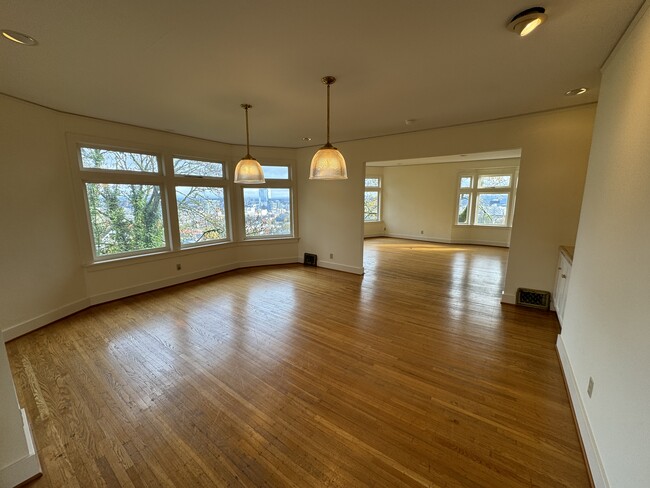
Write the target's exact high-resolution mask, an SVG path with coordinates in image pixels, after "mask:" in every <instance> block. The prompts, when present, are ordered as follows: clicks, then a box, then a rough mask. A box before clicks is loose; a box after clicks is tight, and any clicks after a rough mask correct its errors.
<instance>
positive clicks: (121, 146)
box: [66, 133, 237, 269]
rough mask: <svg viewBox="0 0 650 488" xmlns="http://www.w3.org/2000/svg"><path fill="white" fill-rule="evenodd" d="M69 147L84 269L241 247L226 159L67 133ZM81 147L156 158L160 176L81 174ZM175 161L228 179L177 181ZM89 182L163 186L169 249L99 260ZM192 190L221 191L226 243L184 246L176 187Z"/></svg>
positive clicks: (84, 171)
mask: <svg viewBox="0 0 650 488" xmlns="http://www.w3.org/2000/svg"><path fill="white" fill-rule="evenodd" d="M66 146H67V150H68V158H69V161H70V163H71V164H70V168H71V176H72V179H73V181H72V183H73V185H72V186H73V192H74V195H75V200H76V202H78V203H76V204H75V205H74V214H75V220H76V228H77V236H78V239H79V245H80V253H81V256H82V265H83V266H84V267H87V268H89V269H90V267H93V266H98V265H106V264H107V263H114V265H119V264H117V263H120V262H124V263H134V262H148V261H149V260H150V259H162V257H164V256H169V255H172V254H174V253H190V252H197V251H199V252H200V251H201V249H205V250H209V248H210V247H218V246H224V245H226V246H227V245H229V244H231V243H237V239H236V235H235V234H236V232H235V227H234V226H233V217H232V214H233V199H232V197H233V192H232V188H231V185H232V182H231V180H230V178H229V175H230V174H231V166H232V165H233V163H232V161H231V159H230V157H225V156H224V155H223V154H219V153H214V154H210V155H208V154H206V153H191V152H190V153H188V152H181V151H170V150H168V149H166V148H161V147H156V145H154V144H145V143H140V142H133V141H123V140H115V139H110V138H105V137H100V136H89V135H84V134H76V133H66ZM82 147H89V148H94V149H103V150H108V151H123V152H131V153H137V154H147V155H151V156H155V157H156V158H157V161H158V171H157V172H155V173H149V172H130V171H129V172H127V171H119V170H118V171H115V170H108V169H106V170H102V169H95V168H83V166H82V161H81V148H82ZM174 158H183V159H190V160H196V161H206V162H218V163H221V164H222V165H223V174H224V176H223V177H222V178H220V177H201V176H196V175H192V176H186V175H175V174H174V171H173V169H174V163H173V159H174ZM107 178H109V179H110V181H107ZM86 182H89V183H125V184H131V183H134V184H144V185H147V184H154V185H159V186H160V187H161V208H162V218H163V227H164V232H165V239H166V246H165V247H160V248H155V249H145V250H141V251H133V252H127V253H116V254H109V255H105V256H99V255H97V253H96V248H95V242H94V235H93V230H92V224H91V219H90V211H89V207H88V198H87V193H86ZM192 184H196V186H218V187H223V189H224V203H225V206H226V209H225V210H226V225H227V231H228V239H225V240H213V241H209V242H205V243H197V244H192V245H189V246H188V245H184V246H181V244H180V234H179V229H178V218H177V207H176V196H175V187H176V186H190V185H192Z"/></svg>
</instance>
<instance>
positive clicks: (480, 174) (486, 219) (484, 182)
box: [455, 168, 517, 227]
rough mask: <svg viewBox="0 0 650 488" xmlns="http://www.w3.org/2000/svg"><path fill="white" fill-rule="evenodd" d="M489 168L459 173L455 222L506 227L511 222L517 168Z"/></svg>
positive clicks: (457, 223) (458, 223)
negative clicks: (469, 172)
mask: <svg viewBox="0 0 650 488" xmlns="http://www.w3.org/2000/svg"><path fill="white" fill-rule="evenodd" d="M489 171H490V172H488V170H484V171H475V172H473V173H472V174H461V175H460V176H459V178H458V193H457V195H458V196H457V199H456V217H455V219H456V220H455V222H456V225H480V226H494V227H508V226H510V225H511V224H512V213H513V211H514V203H513V195H514V186H515V184H514V182H515V181H516V172H517V169H516V168H505V169H502V170H489Z"/></svg>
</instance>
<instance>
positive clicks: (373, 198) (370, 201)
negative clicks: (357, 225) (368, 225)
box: [363, 176, 381, 222]
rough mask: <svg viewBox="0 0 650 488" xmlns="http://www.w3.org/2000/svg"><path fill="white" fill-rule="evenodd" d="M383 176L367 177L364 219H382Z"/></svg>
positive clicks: (367, 220) (374, 220)
mask: <svg viewBox="0 0 650 488" xmlns="http://www.w3.org/2000/svg"><path fill="white" fill-rule="evenodd" d="M380 208H381V178H379V177H378V176H373V177H370V178H366V190H365V192H364V194H363V221H364V222H379V221H380V220H381V214H380Z"/></svg>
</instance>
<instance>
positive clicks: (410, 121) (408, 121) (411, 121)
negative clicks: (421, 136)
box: [404, 119, 415, 125]
mask: <svg viewBox="0 0 650 488" xmlns="http://www.w3.org/2000/svg"><path fill="white" fill-rule="evenodd" d="M404 123H405V124H406V125H412V124H414V123H415V119H406V120H405V121H404Z"/></svg>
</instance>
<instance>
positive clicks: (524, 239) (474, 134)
mask: <svg viewBox="0 0 650 488" xmlns="http://www.w3.org/2000/svg"><path fill="white" fill-rule="evenodd" d="M595 110H596V107H595V105H584V106H580V107H576V108H572V109H566V110H558V111H553V112H545V113H540V114H532V115H525V116H520V117H512V118H508V119H501V120H495V121H491V122H482V123H476V124H466V125H461V126H455V127H448V128H443V129H433V130H424V131H420V132H412V133H407V134H399V135H394V136H384V137H377V138H372V139H364V140H360V141H352V142H343V143H336V146H337V147H338V148H339V149H340V150H341V152H342V153H343V155H344V156H345V159H346V161H347V164H348V176H349V179H348V180H345V181H341V182H324V181H309V180H307V175H308V171H309V163H310V161H311V157H312V156H313V154H314V152H315V148H305V149H300V150H298V151H297V161H298V171H299V181H298V184H299V189H300V201H299V204H300V211H301V214H300V230H301V235H300V254H302V253H303V252H313V253H316V254H318V255H319V263H320V262H321V258H322V257H326V258H328V257H329V253H333V254H334V256H335V257H334V259H333V261H334V262H333V263H332V264H333V265H334V266H338V267H340V268H341V269H348V270H356V271H357V272H361V271H362V269H363V268H362V262H363V245H362V244H363V241H362V239H363V234H364V229H363V185H364V181H363V179H364V175H365V163H366V161H382V160H393V159H409V158H423V157H431V156H445V155H450V154H464V153H474V152H487V151H497V150H503V149H517V148H521V150H522V156H521V163H520V171H519V187H518V191H517V208H516V212H515V216H514V222H513V230H512V235H511V240H510V257H509V261H508V270H507V275H506V284H505V294H504V301H507V302H510V303H514V300H515V294H516V291H517V288H518V287H524V288H534V289H540V290H552V289H553V282H554V278H555V268H556V262H557V253H558V247H559V246H560V245H573V244H574V243H575V236H576V229H577V225H578V217H579V213H580V204H581V200H582V189H583V185H584V177H585V172H586V167H587V160H588V156H589V147H590V144H591V132H592V128H593V118H594V115H595ZM326 264H327V265H330V263H326Z"/></svg>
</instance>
